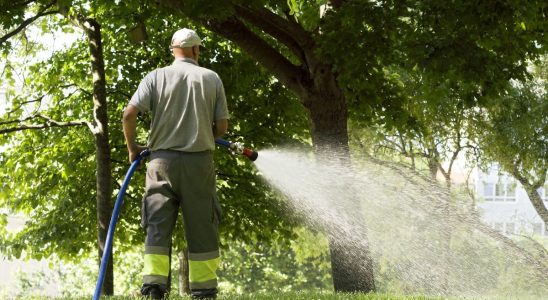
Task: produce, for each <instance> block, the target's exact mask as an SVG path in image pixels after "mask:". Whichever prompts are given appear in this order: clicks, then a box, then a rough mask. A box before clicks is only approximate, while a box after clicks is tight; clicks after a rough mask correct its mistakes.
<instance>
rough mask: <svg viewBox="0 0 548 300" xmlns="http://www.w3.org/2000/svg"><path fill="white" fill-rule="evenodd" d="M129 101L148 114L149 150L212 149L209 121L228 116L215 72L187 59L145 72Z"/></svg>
mask: <svg viewBox="0 0 548 300" xmlns="http://www.w3.org/2000/svg"><path fill="white" fill-rule="evenodd" d="M129 103H130V104H131V105H133V106H135V107H137V109H139V111H140V112H149V111H150V112H151V113H152V123H151V125H150V133H149V137H148V147H149V149H150V150H151V151H156V150H176V151H184V152H200V151H207V150H214V149H215V140H214V136H213V124H214V122H215V121H217V120H221V119H228V118H229V114H228V108H227V103H226V96H225V92H224V87H223V83H222V81H221V79H220V77H219V75H217V73H215V72H213V71H211V70H209V69H206V68H203V67H200V66H198V64H197V63H196V62H195V61H194V60H192V59H189V58H182V59H181V58H178V59H176V60H175V61H174V62H173V64H172V65H171V66H167V67H164V68H160V69H156V70H154V71H152V72H150V73H149V74H147V75H146V76H145V78H144V79H143V80H142V81H141V83H140V84H139V87H138V89H137V91H136V92H135V94H133V96H132V97H131V100H130V102H129Z"/></svg>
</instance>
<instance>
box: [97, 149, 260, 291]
mask: <svg viewBox="0 0 548 300" xmlns="http://www.w3.org/2000/svg"><path fill="white" fill-rule="evenodd" d="M215 143H216V144H218V145H221V146H224V147H226V148H228V149H230V150H231V151H233V153H237V154H242V155H245V156H247V157H248V158H249V159H250V160H252V161H254V160H256V159H257V157H258V155H259V154H258V153H257V152H255V151H253V150H251V149H248V148H245V147H243V145H242V144H241V143H232V142H229V141H226V140H223V139H216V140H215ZM148 155H150V151H149V150H144V151H143V152H141V153H140V154H139V155H138V156H137V158H136V159H135V160H134V161H133V162H132V163H131V166H130V167H129V170H128V171H127V174H126V178H125V179H124V183H123V184H122V187H121V188H120V191H119V192H118V197H117V198H116V202H115V203H114V210H113V211H112V217H111V218H110V224H109V226H108V233H107V241H106V244H105V249H104V250H103V257H102V258H101V267H100V268H99V277H98V278H97V284H96V285H95V293H94V294H93V300H99V297H100V296H101V288H102V287H103V281H104V280H105V273H106V269H107V264H108V260H109V254H110V251H111V250H112V239H113V238H114V230H115V229H116V222H118V216H119V215H120V208H121V207H122V203H123V202H124V196H125V194H126V189H127V187H128V185H129V181H130V180H131V177H132V176H133V173H134V172H135V170H136V169H137V166H139V163H140V162H141V160H142V159H143V158H145V157H146V156H148Z"/></svg>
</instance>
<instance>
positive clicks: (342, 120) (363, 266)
mask: <svg viewBox="0 0 548 300" xmlns="http://www.w3.org/2000/svg"><path fill="white" fill-rule="evenodd" d="M314 70H316V71H317V73H316V74H314V75H315V76H314V77H313V78H314V84H313V85H311V86H308V88H309V89H308V91H309V92H308V93H307V95H306V96H305V97H304V105H305V107H306V108H307V110H308V112H309V115H310V119H311V122H312V140H313V144H314V147H315V150H316V153H317V154H318V156H319V157H320V159H330V160H333V159H338V160H339V163H340V164H341V165H347V166H348V167H349V168H350V165H351V163H350V152H349V147H348V128H347V119H348V115H347V107H346V102H345V98H344V95H343V93H342V91H341V90H340V88H339V87H338V85H337V83H336V79H335V76H333V74H332V73H331V68H330V67H329V66H326V65H321V64H320V65H318V66H317V67H316V68H314ZM350 194H352V193H351V192H350ZM351 197H352V196H350V198H348V196H346V197H343V195H341V199H337V201H348V202H349V203H347V204H348V206H349V209H348V211H346V212H340V213H342V217H343V218H344V219H346V220H344V221H343V223H344V224H345V226H346V225H348V226H351V227H352V228H353V230H354V231H355V232H353V233H352V234H349V232H348V231H347V230H337V227H338V226H339V224H334V225H333V226H330V225H327V226H328V227H329V228H328V229H327V230H328V231H329V232H328V238H329V248H330V254H331V270H332V277H333V286H334V289H335V291H338V292H369V291H374V290H375V280H374V272H373V260H372V258H371V252H370V250H369V242H368V238H367V228H366V226H365V225H364V222H363V220H362V218H363V216H362V214H361V213H360V212H361V211H362V210H361V207H360V203H356V202H355V201H353V200H355V199H352V198H351ZM343 198H345V199H344V200H343ZM350 207H352V209H350Z"/></svg>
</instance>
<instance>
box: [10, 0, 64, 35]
mask: <svg viewBox="0 0 548 300" xmlns="http://www.w3.org/2000/svg"><path fill="white" fill-rule="evenodd" d="M31 2H32V1H31ZM26 3H30V2H26ZM55 3H56V1H52V2H50V3H49V4H48V5H46V6H45V7H44V8H43V9H42V10H40V11H39V12H38V13H37V14H36V15H35V16H33V17H30V18H28V19H26V20H24V21H23V22H22V23H21V24H19V26H18V27H17V28H15V29H14V30H12V31H11V32H8V33H7V34H5V35H4V36H2V37H0V46H1V45H2V44H3V43H5V42H6V41H7V40H8V39H10V38H11V37H12V36H14V35H16V34H18V33H19V32H21V31H22V30H23V29H25V28H26V27H27V26H29V25H30V24H32V22H34V21H36V20H37V19H39V18H41V17H43V16H47V15H53V14H56V13H58V12H59V11H57V10H52V11H46V10H48V8H50V7H52V6H53V5H54V4H55Z"/></svg>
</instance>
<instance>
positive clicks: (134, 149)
mask: <svg viewBox="0 0 548 300" xmlns="http://www.w3.org/2000/svg"><path fill="white" fill-rule="evenodd" d="M146 149H147V147H146V146H141V145H137V144H134V145H132V146H131V147H129V146H128V153H129V163H130V164H131V163H133V161H135V160H136V159H137V156H139V154H141V152H143V151H144V150H146Z"/></svg>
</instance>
